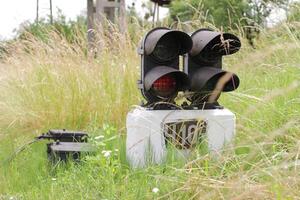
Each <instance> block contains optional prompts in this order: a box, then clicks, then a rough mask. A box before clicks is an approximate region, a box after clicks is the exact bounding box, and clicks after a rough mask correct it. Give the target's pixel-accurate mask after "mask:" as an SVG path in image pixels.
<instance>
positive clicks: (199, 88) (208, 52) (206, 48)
mask: <svg viewBox="0 0 300 200" xmlns="http://www.w3.org/2000/svg"><path fill="white" fill-rule="evenodd" d="M191 38H192V40H193V47H192V49H191V51H190V52H189V53H188V54H187V55H186V56H185V61H184V71H185V73H186V74H188V76H189V79H190V82H191V88H190V90H191V92H192V95H191V96H190V97H189V99H190V101H191V103H192V105H193V106H198V107H203V105H204V104H206V103H208V104H207V105H209V103H210V105H217V106H218V103H217V100H218V98H219V96H220V93H221V92H229V91H233V90H235V89H236V88H238V86H239V83H240V81H239V78H238V76H237V75H236V74H234V73H231V72H227V71H225V70H223V69H222V57H223V56H226V55H230V54H233V53H236V52H237V51H238V50H239V49H240V47H241V42H240V40H239V38H238V37H236V36H235V35H233V34H230V33H220V32H215V31H212V30H210V29H199V30H197V31H195V32H194V33H193V34H192V35H191Z"/></svg>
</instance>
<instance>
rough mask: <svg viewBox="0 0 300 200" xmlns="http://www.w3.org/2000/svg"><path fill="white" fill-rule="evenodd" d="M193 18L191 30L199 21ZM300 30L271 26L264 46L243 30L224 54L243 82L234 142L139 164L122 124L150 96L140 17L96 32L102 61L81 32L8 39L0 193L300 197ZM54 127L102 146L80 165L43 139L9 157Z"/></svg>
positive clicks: (231, 99)
mask: <svg viewBox="0 0 300 200" xmlns="http://www.w3.org/2000/svg"><path fill="white" fill-rule="evenodd" d="M191 23H192V24H191V25H190V26H188V27H189V28H190V29H193V28H195V27H197V24H196V22H191ZM201 25H202V24H201ZM199 26H200V25H199V24H198V27H199ZM180 27H186V26H180V24H179V28H180ZM295 27H297V23H293V26H292V27H291V25H290V24H282V25H280V26H278V27H277V28H273V29H271V30H267V31H263V32H262V33H261V34H262V35H261V37H260V38H259V41H258V42H257V49H256V50H253V49H252V48H251V47H250V46H248V45H247V42H245V39H242V40H243V48H242V50H241V51H240V52H239V53H238V54H236V55H235V56H232V57H230V56H229V57H228V58H226V59H225V61H224V68H225V69H230V70H231V71H234V72H236V73H237V74H238V75H239V77H240V79H241V85H240V88H239V89H238V90H237V91H236V92H232V93H228V94H222V97H221V99H220V103H221V104H222V105H224V106H226V107H228V108H229V109H231V110H232V111H233V112H234V113H236V114H237V134H236V138H235V141H234V145H233V146H231V147H227V148H226V149H225V150H224V154H223V155H222V156H221V157H219V158H218V159H215V158H213V157H211V156H210V155H209V153H208V152H207V151H206V150H203V148H201V147H198V148H197V149H195V150H194V152H193V156H192V157H191V158H189V159H188V160H187V161H185V162H183V161H180V160H176V159H175V158H172V157H170V158H169V160H168V161H167V163H166V164H164V165H162V166H149V167H147V168H146V169H139V170H132V169H130V168H129V166H128V164H127V162H126V156H125V144H124V141H125V137H126V130H125V127H124V126H125V119H126V114H127V112H128V111H130V109H132V108H133V107H134V106H135V105H138V104H139V101H140V100H141V99H142V98H141V96H140V94H139V91H138V89H137V87H136V80H137V78H138V73H139V61H140V60H139V57H138V55H137V53H136V45H137V41H138V39H137V38H140V37H142V35H143V34H144V32H145V30H144V29H145V28H142V27H139V25H138V24H134V26H132V27H130V29H131V31H132V32H134V33H135V35H134V36H130V35H128V34H121V33H119V32H118V30H117V29H115V28H114V27H113V26H112V27H111V28H110V31H107V32H106V31H104V32H100V33H98V34H99V35H98V36H99V37H98V41H97V44H99V46H101V51H100V54H99V55H98V56H97V57H96V58H94V57H93V56H88V55H87V54H86V51H85V50H84V49H85V48H84V47H86V39H85V37H84V36H82V37H81V36H80V35H78V36H76V38H75V40H76V41H78V42H75V43H71V42H69V40H68V38H66V37H65V36H64V34H61V33H59V32H58V31H56V30H53V29H48V30H47V34H48V38H47V42H45V41H44V40H41V39H40V38H39V37H37V36H36V35H34V34H30V33H26V39H17V40H15V41H13V42H11V43H10V44H9V45H8V46H7V47H6V51H7V52H8V53H7V54H6V57H5V58H3V59H2V60H1V63H0V70H1V73H0V74H1V75H0V112H1V116H0V161H1V163H0V199H1V200H2V199H299V196H300V193H299V191H300V173H299V170H300V159H299V152H300V143H299V141H300V121H299V117H300V98H299V97H300V81H299V76H300V66H299V63H300V49H299V47H300V40H299V39H298V38H297V35H299V27H298V28H295ZM238 34H239V35H240V36H242V35H243V34H242V32H240V33H238ZM51 128H68V129H82V130H86V131H88V132H89V133H90V134H91V136H92V138H93V142H94V143H95V144H96V145H97V146H98V151H97V154H96V155H95V156H89V157H87V159H86V160H85V161H84V162H83V163H82V164H80V165H70V166H65V167H58V168H56V169H53V168H51V167H50V166H49V165H48V163H47V159H46V152H45V143H43V142H42V143H36V144H34V145H32V146H31V147H28V148H27V149H26V150H25V151H23V152H21V153H20V154H19V155H17V157H16V158H15V159H14V160H13V161H12V162H11V163H8V162H6V160H7V159H8V158H9V156H10V155H11V153H12V152H14V151H15V150H16V149H17V148H18V147H20V146H21V145H22V144H24V143H26V142H27V141H29V140H31V139H32V138H33V137H34V136H37V135H39V134H40V133H42V132H43V131H47V130H48V129H51ZM97 136H101V137H97ZM106 152H109V153H106Z"/></svg>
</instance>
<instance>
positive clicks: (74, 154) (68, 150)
mask: <svg viewBox="0 0 300 200" xmlns="http://www.w3.org/2000/svg"><path fill="white" fill-rule="evenodd" d="M37 138H38V139H49V140H53V142H51V143H48V144H47V155H48V159H49V161H51V162H52V163H53V164H55V163H57V162H60V161H63V162H66V161H68V160H73V161H75V162H78V161H80V157H81V156H82V154H89V153H92V152H94V151H95V150H94V148H93V146H92V145H91V144H89V143H88V134H87V133H85V132H82V131H70V130H65V129H62V130H49V131H48V132H47V133H45V134H42V135H41V136H39V137H37Z"/></svg>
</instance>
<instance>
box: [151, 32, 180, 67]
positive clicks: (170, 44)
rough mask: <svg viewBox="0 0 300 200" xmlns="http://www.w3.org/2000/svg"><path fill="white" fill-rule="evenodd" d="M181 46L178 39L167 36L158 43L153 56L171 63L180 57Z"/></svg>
mask: <svg viewBox="0 0 300 200" xmlns="http://www.w3.org/2000/svg"><path fill="white" fill-rule="evenodd" d="M179 51H180V45H179V43H178V41H177V40H176V38H174V37H171V36H170V35H166V36H164V37H162V38H161V39H160V40H159V42H158V43H157V45H156V47H155V49H154V51H153V56H154V57H155V58H157V59H158V60H160V61H162V62H166V61H170V60H172V59H174V58H176V56H178V55H179Z"/></svg>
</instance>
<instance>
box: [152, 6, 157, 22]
mask: <svg viewBox="0 0 300 200" xmlns="http://www.w3.org/2000/svg"><path fill="white" fill-rule="evenodd" d="M156 6H157V4H156V3H154V9H153V19H152V26H153V27H154V26H155V13H156Z"/></svg>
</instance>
